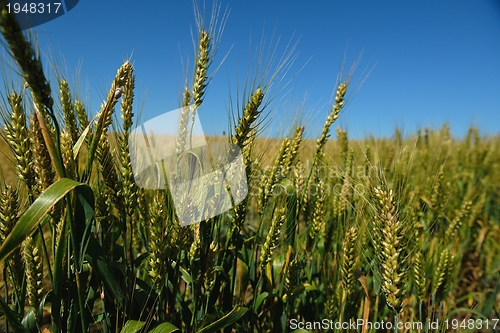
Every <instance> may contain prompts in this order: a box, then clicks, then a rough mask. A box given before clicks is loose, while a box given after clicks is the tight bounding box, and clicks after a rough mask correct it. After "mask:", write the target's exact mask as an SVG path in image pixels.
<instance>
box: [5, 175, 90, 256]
mask: <svg viewBox="0 0 500 333" xmlns="http://www.w3.org/2000/svg"><path fill="white" fill-rule="evenodd" d="M79 186H84V187H88V186H87V185H85V184H82V183H79V182H77V181H75V180H71V179H67V178H61V179H59V180H58V181H56V182H55V183H54V184H52V185H51V186H50V187H49V188H47V189H46V190H45V191H44V192H43V193H42V194H41V195H40V196H39V197H38V198H37V199H36V200H35V202H33V204H32V205H31V206H30V207H29V208H28V209H27V210H26V211H25V212H24V214H23V215H22V216H21V218H20V219H19V221H18V222H17V224H16V225H15V226H14V228H13V229H12V231H11V232H10V234H9V236H8V237H7V238H6V239H5V241H4V242H3V244H2V246H1V247H0V262H3V261H4V260H5V258H7V256H8V255H9V254H10V253H11V252H12V251H14V250H15V249H16V248H17V247H18V246H19V245H21V243H22V242H23V240H24V239H25V238H26V237H27V236H29V235H30V234H31V233H32V232H33V230H35V228H36V227H37V225H38V223H40V221H41V220H42V219H43V218H44V217H45V216H46V215H47V213H48V212H49V211H50V210H51V209H52V207H54V205H55V204H57V203H58V202H59V200H61V199H62V198H64V196H65V195H66V194H68V192H69V191H71V190H73V189H74V188H76V187H79Z"/></svg>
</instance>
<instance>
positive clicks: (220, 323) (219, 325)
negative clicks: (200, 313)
mask: <svg viewBox="0 0 500 333" xmlns="http://www.w3.org/2000/svg"><path fill="white" fill-rule="evenodd" d="M247 311H248V308H243V307H239V306H237V307H235V308H234V309H233V310H231V312H229V313H228V314H227V315H225V316H224V317H222V318H220V319H219V320H217V321H216V322H215V323H212V324H210V325H208V326H205V327H203V328H202V329H201V330H199V331H198V332H197V333H215V332H217V331H218V330H221V329H223V328H224V327H228V326H229V325H232V324H234V323H235V322H236V321H238V319H240V318H241V317H243V315H244V314H245V313H246V312H247Z"/></svg>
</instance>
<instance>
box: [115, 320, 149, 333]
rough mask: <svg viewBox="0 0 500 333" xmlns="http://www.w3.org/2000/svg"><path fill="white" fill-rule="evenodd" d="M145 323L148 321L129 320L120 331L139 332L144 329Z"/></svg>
mask: <svg viewBox="0 0 500 333" xmlns="http://www.w3.org/2000/svg"><path fill="white" fill-rule="evenodd" d="M144 324H146V322H144V321H138V320H129V321H127V322H126V323H125V326H123V328H122V330H121V331H120V332H121V333H137V332H139V331H140V330H141V329H142V327H143V326H144Z"/></svg>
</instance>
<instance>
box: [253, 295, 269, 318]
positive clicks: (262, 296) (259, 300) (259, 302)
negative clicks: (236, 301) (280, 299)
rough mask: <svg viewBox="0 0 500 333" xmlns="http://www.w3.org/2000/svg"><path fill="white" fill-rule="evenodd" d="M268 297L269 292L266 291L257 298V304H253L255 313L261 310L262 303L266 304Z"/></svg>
mask: <svg viewBox="0 0 500 333" xmlns="http://www.w3.org/2000/svg"><path fill="white" fill-rule="evenodd" d="M267 296H269V293H268V292H267V291H264V292H263V293H262V294H260V295H259V296H257V300H256V301H255V303H253V312H255V313H257V310H259V307H260V305H261V304H262V302H264V300H265V299H266V298H267Z"/></svg>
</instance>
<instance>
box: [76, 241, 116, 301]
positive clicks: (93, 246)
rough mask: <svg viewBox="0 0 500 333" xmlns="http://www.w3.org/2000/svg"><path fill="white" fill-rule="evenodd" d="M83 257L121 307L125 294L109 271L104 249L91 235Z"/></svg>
mask: <svg viewBox="0 0 500 333" xmlns="http://www.w3.org/2000/svg"><path fill="white" fill-rule="evenodd" d="M85 259H87V260H88V262H89V263H90V266H92V268H93V269H95V270H96V271H97V274H98V275H99V277H100V278H101V279H102V281H103V282H104V286H105V287H106V288H107V289H108V290H109V291H111V293H112V294H113V296H114V298H115V299H116V300H117V301H118V304H119V305H120V306H121V307H122V308H123V306H124V304H125V296H124V294H123V291H122V290H121V288H120V285H119V283H118V281H116V279H115V276H114V275H113V272H112V271H111V269H110V267H109V266H108V263H107V262H106V259H105V258H104V250H103V248H102V247H101V245H100V244H99V242H98V241H97V239H95V238H94V237H93V236H91V237H90V239H89V246H88V248H87V253H86V255H85Z"/></svg>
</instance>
